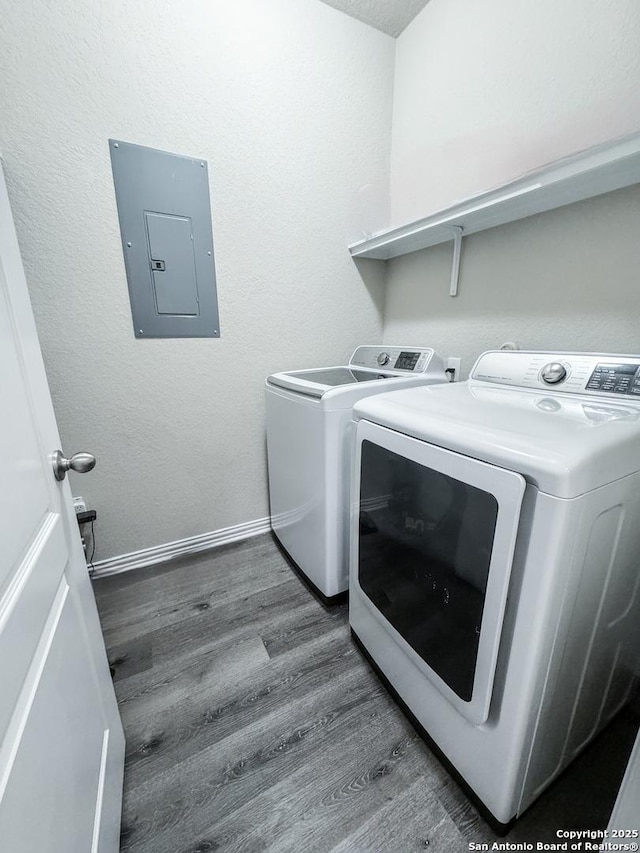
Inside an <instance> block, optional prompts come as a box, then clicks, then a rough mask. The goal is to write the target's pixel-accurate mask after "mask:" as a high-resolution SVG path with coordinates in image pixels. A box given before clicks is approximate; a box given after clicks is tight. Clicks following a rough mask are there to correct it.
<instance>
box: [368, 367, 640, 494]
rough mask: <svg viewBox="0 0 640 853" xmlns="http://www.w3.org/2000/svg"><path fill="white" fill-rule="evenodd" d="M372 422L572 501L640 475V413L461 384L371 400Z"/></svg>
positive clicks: (587, 399)
mask: <svg viewBox="0 0 640 853" xmlns="http://www.w3.org/2000/svg"><path fill="white" fill-rule="evenodd" d="M354 418H355V419H356V420H360V419H366V420H368V421H372V422H373V423H378V424H381V425H382V426H386V427H389V428H390V429H393V430H397V431H398V432H402V433H405V434H407V435H410V436H413V437H414V438H418V439H422V440H424V441H428V442H430V443H432V444H435V445H438V446H439V447H446V448H448V449H450V450H454V451H457V452H459V453H463V454H465V455H466V456H471V457H473V458H474V459H480V460H483V461H486V462H491V463H493V464H495V465H499V466H500V467H502V468H508V469H509V470H511V471H516V472H518V473H520V474H523V475H524V476H525V477H526V478H527V479H528V480H529V481H530V482H533V483H535V484H536V485H537V486H538V488H539V489H540V490H541V491H544V492H547V493H548V494H551V495H557V496H558V497H564V498H570V497H576V496H577V495H581V494H583V493H584V492H588V491H590V490H592V489H595V488H597V487H598V486H602V485H604V484H606V483H610V482H612V481H614V480H617V479H619V478H621V477H624V476H626V475H627V474H630V473H633V472H635V471H638V470H640V405H637V404H635V401H632V400H629V401H628V402H627V401H625V402H624V403H622V402H621V403H620V404H618V403H617V402H610V401H609V400H608V399H598V398H597V397H591V396H587V395H585V396H582V395H581V396H572V395H568V394H567V395H565V394H560V393H549V392H547V391H546V390H541V391H527V390H523V389H519V388H513V387H511V388H504V387H496V386H494V387H491V386H490V385H483V384H481V383H473V382H460V383H455V384H451V385H428V386H420V387H418V388H411V389H407V390H402V391H396V392H391V393H387V394H381V395H379V396H375V397H368V398H365V399H363V400H361V401H360V402H358V403H357V404H356V405H355V407H354Z"/></svg>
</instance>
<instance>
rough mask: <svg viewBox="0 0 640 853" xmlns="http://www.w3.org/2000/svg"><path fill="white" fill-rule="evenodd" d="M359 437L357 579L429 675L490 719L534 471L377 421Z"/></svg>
mask: <svg viewBox="0 0 640 853" xmlns="http://www.w3.org/2000/svg"><path fill="white" fill-rule="evenodd" d="M357 435H358V441H357V454H356V465H357V466H358V468H357V469H358V470H359V471H360V494H359V496H358V498H357V499H358V500H359V511H360V516H359V537H358V548H357V549H356V550H357V558H356V567H355V568H356V572H355V575H356V578H357V584H358V586H359V588H360V590H362V592H363V593H364V596H365V600H366V602H367V604H368V605H369V607H370V609H371V610H372V612H373V613H374V614H375V616H376V618H378V619H380V620H381V621H382V623H383V624H384V626H385V628H386V629H387V631H388V632H389V634H390V635H391V636H392V637H393V638H394V640H395V641H396V642H398V643H399V644H400V645H401V646H402V647H403V648H404V650H405V651H406V653H407V654H408V655H410V656H411V658H412V659H413V660H414V662H415V663H416V665H417V666H418V667H419V668H420V669H421V670H422V671H423V672H424V673H425V675H426V676H427V677H428V678H429V679H430V680H431V681H432V682H433V683H434V684H435V685H436V687H437V688H438V689H439V690H440V691H441V692H442V693H443V694H444V695H445V696H446V697H447V698H448V699H449V701H450V702H451V703H452V704H453V705H455V707H456V708H457V709H458V710H459V711H460V712H461V713H462V714H464V716H465V717H467V719H469V720H470V721H471V722H473V723H476V724H480V723H483V722H484V721H485V720H486V719H487V717H488V714H489V705H490V701H491V692H492V687H493V678H494V673H495V667H496V659H497V656H498V647H499V643H500V634H501V630H502V620H503V615H504V608H505V603H506V598H507V589H508V585H509V577H510V574H511V564H512V559H513V551H514V547H515V541H516V534H517V530H518V520H519V516H520V505H521V502H522V496H523V494H524V488H525V481H524V478H523V477H521V476H520V474H516V473H514V472H513V471H507V470H505V469H504V468H497V467H495V466H493V465H489V464H487V463H485V462H480V461H478V460H477V459H471V458H470V457H468V456H462V455H461V454H458V453H453V452H451V451H449V450H444V449H443V448H441V447H436V446H434V445H430V444H427V443H426V442H423V441H418V440H416V439H414V438H409V437H408V436H405V435H402V434H400V433H397V432H393V431H392V430H389V429H386V428H384V427H381V426H378V425H376V424H372V423H369V422H368V421H360V422H359V423H358V430H357Z"/></svg>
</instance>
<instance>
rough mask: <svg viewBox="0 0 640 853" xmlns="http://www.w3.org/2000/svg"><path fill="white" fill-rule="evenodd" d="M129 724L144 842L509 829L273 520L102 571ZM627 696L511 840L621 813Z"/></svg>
mask: <svg viewBox="0 0 640 853" xmlns="http://www.w3.org/2000/svg"><path fill="white" fill-rule="evenodd" d="M94 586H95V591H96V596H97V601H98V607H99V610H100V614H101V619H102V625H103V628H104V632H105V637H106V642H107V648H108V651H109V658H110V661H111V663H112V666H113V667H114V669H115V678H114V680H115V686H116V692H117V695H118V701H119V704H120V710H121V713H122V719H123V723H124V729H125V733H126V737H127V757H126V769H125V794H124V811H123V824H122V825H123V832H122V848H121V849H122V850H123V851H129V853H207V851H246V852H247V853H250V851H263V850H268V851H273V853H276V851H277V853H285V851H287V853H302V851H304V853H330V851H331V853H338V851H339V853H373V851H379V853H411V851H420V850H422V851H424V850H425V849H427V848H428V849H429V850H430V851H432V853H433V851H438V853H439V852H440V851H442V853H458V851H460V853H462V851H468V850H469V842H471V841H475V842H480V841H493V840H495V838H496V836H495V835H494V834H493V833H492V831H491V830H490V829H489V827H488V826H487V824H486V823H485V822H484V821H483V820H482V818H480V817H479V815H478V813H477V812H476V810H475V808H474V807H473V806H472V805H471V804H470V802H469V801H468V800H467V798H466V797H465V795H464V794H463V793H462V792H461V790H460V789H459V787H458V786H457V784H456V783H455V782H454V781H453V780H452V778H451V777H450V776H449V775H448V773H447V772H446V770H445V769H444V768H443V767H442V766H441V765H440V763H439V762H438V760H437V759H436V758H435V757H434V756H433V755H432V754H431V752H430V751H429V749H428V748H427V747H426V746H425V744H424V743H423V742H422V740H421V739H420V738H419V737H418V736H417V735H416V733H415V732H414V730H413V729H412V727H411V725H410V724H409V723H408V722H407V720H406V719H405V718H404V716H403V714H402V713H401V712H400V711H399V710H398V708H397V707H396V706H395V704H394V703H393V701H392V700H391V699H390V698H389V696H388V695H387V693H386V692H385V690H384V688H383V687H382V686H381V685H380V683H379V682H378V680H377V678H376V676H375V675H374V674H373V673H372V671H371V670H370V668H369V666H368V665H367V663H366V662H365V660H364V659H363V657H362V656H361V654H360V652H359V651H358V649H357V648H356V647H355V646H354V645H353V643H352V641H351V639H350V636H349V630H348V617H347V608H346V606H345V605H341V606H338V607H334V608H331V609H327V608H325V607H324V606H323V605H322V604H320V603H319V602H318V601H317V600H316V599H315V598H314V597H312V596H311V594H310V593H309V592H308V591H307V589H306V588H305V587H304V586H303V584H302V583H301V582H300V580H299V579H298V578H297V577H296V576H295V575H294V573H293V572H292V570H291V569H290V568H289V566H288V565H287V563H286V562H285V560H284V558H283V557H282V555H281V554H280V552H279V551H278V549H277V548H276V546H275V544H274V542H273V541H272V539H271V537H270V536H268V535H265V536H260V537H258V538H255V539H251V540H249V541H247V542H244V543H239V544H237V545H231V546H228V547H226V548H222V549H219V550H217V551H213V552H210V553H208V554H205V555H200V556H196V557H192V558H189V559H182V560H177V561H174V562H172V563H166V564H164V565H161V566H157V567H154V568H152V569H144V570H139V571H134V572H130V573H127V574H122V575H116V576H113V577H110V578H105V579H102V580H98V581H96V582H95V585H94ZM636 730H637V719H636V717H634V716H633V715H632V714H631V713H629V712H624V713H623V714H621V715H620V716H619V717H618V718H617V719H616V720H615V721H614V723H613V724H612V725H611V726H610V727H609V728H608V729H607V730H606V731H605V732H604V733H603V734H602V735H601V736H600V738H598V740H597V741H595V742H594V743H593V744H592V746H591V747H590V748H589V749H588V750H587V752H586V753H585V754H584V755H583V757H582V758H581V759H580V760H579V761H578V762H576V763H574V765H573V766H572V767H571V768H570V769H569V771H568V772H567V773H565V774H564V776H562V777H561V778H560V779H559V780H558V781H557V782H556V783H555V784H554V785H553V786H552V787H551V788H550V789H549V791H548V792H547V793H546V794H545V795H543V797H542V798H540V800H539V801H538V802H537V803H536V804H535V805H534V806H533V807H532V808H531V809H530V810H529V811H528V812H527V813H526V814H525V815H524V816H523V817H522V818H521V820H520V821H518V823H517V824H516V826H515V827H514V829H513V830H512V831H511V833H510V834H509V836H508V840H509V841H534V842H535V841H554V840H557V839H556V837H555V832H556V830H557V829H559V828H579V829H585V828H599V827H604V826H606V823H607V819H608V815H609V813H610V811H611V808H612V805H613V800H614V798H615V792H616V790H617V786H618V785H619V782H620V779H621V776H622V773H623V771H624V764H625V758H626V756H627V755H628V753H629V751H630V749H631V746H632V743H633V739H634V737H635V733H636Z"/></svg>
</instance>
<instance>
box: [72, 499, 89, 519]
mask: <svg viewBox="0 0 640 853" xmlns="http://www.w3.org/2000/svg"><path fill="white" fill-rule="evenodd" d="M73 511H74V512H75V513H76V515H77V514H78V513H79V512H86V511H87V505H86V503H85V500H84V498H81V497H77V498H76V497H74V499H73Z"/></svg>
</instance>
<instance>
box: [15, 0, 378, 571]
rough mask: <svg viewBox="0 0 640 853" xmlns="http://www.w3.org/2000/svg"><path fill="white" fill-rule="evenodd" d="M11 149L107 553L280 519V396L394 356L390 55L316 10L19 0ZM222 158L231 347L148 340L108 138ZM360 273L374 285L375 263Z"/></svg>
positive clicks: (65, 417)
mask: <svg viewBox="0 0 640 853" xmlns="http://www.w3.org/2000/svg"><path fill="white" fill-rule="evenodd" d="M0 13H1V14H0V114H1V115H2V122H1V123H0V150H1V151H2V155H3V161H4V166H5V171H6V174H7V180H8V184H9V191H10V195H11V201H12V205H13V208H14V213H15V216H16V224H17V229H18V237H19V239H20V245H21V249H22V253H23V258H24V262H25V267H26V273H27V279H28V281H29V285H30V290H31V296H32V301H33V306H34V310H35V315H36V321H37V323H38V328H39V332H40V337H41V344H42V349H43V353H44V358H45V363H46V366H47V372H48V376H49V382H50V386H51V391H52V395H53V400H54V406H55V409H56V413H57V416H58V422H59V426H60V431H61V434H62V439H63V442H64V448H65V450H66V451H67V452H73V451H75V450H79V449H87V450H91V451H93V452H95V453H96V455H97V456H98V460H99V462H98V467H97V468H96V470H95V471H94V472H93V474H91V475H89V476H86V477H84V478H82V479H78V478H76V479H75V480H74V481H73V482H72V487H73V490H74V493H75V494H78V493H81V494H82V495H83V496H84V497H85V498H87V499H88V502H89V504H90V505H91V506H93V507H95V508H96V509H97V510H98V515H99V518H98V524H97V536H98V552H97V555H96V556H97V558H105V557H108V556H112V555H114V554H121V553H126V552H128V551H131V550H136V549H139V548H143V547H148V546H152V545H157V544H161V543H163V542H167V541H171V540H174V539H178V538H182V537H185V536H189V535H193V534H199V533H204V532H208V531H211V530H216V529H219V528H222V527H225V526H228V525H233V524H238V523H241V522H246V521H249V520H252V519H255V518H259V517H263V516H265V515H266V514H267V513H268V505H267V493H266V475H265V447H264V416H263V380H264V377H265V375H266V374H267V373H269V372H272V371H275V370H280V369H286V368H297V367H305V366H318V365H323V364H331V363H340V362H342V361H344V359H346V358H347V357H348V355H349V354H350V352H351V350H352V348H353V347H354V346H355V345H356V344H359V343H365V342H369V341H372V340H373V341H375V340H379V338H380V334H381V323H382V317H381V314H382V305H383V289H382V287H381V276H382V270H381V269H373V268H372V269H371V270H370V272H369V273H368V274H367V275H366V278H367V285H365V284H364V283H363V281H362V278H361V276H360V272H359V270H358V269H356V267H355V266H354V265H353V263H352V262H351V260H350V258H349V256H348V253H347V251H346V245H347V243H348V242H349V241H350V240H352V239H354V238H355V237H357V236H359V234H360V231H361V229H362V228H365V229H366V228H367V227H372V226H373V223H378V222H380V221H383V220H384V219H386V216H387V211H386V203H387V192H386V191H387V178H388V152H389V141H390V139H389V134H390V115H391V97H392V85H393V50H394V43H393V41H392V39H390V38H389V37H388V36H385V35H382V34H381V33H379V32H376V31H375V30H373V29H371V28H370V27H367V26H364V25H362V24H360V23H358V22H357V21H354V20H353V19H351V18H348V17H346V16H345V15H342V14H341V13H339V12H336V11H335V10H333V9H330V8H329V7H327V6H326V5H324V4H322V3H319V2H317V0H270V2H269V3H264V2H263V0H236V2H234V3H233V4H222V3H210V2H206V0H194V1H193V2H191V3H160V2H157V0H141V1H140V2H137V3H124V2H122V0H109V2H100V0H88V2H85V3H77V2H74V0H58V2H56V3H50V2H46V0H34V2H31V3H29V4H25V3H23V2H19V0H0ZM109 136H113V137H116V138H121V139H125V140H128V141H131V142H136V143H139V144H142V145H149V146H152V147H157V148H161V149H165V150H168V151H175V152H178V153H181V154H187V155H192V156H198V157H204V158H207V159H208V161H209V170H210V180H211V200H212V213H213V227H214V239H215V249H216V267H217V274H218V287H219V299H220V322H221V330H222V339H221V340H219V341H216V340H161V341H154V340H147V341H144V340H143V341H136V340H135V339H134V337H133V332H132V327H131V319H130V312H129V304H128V298H127V288H126V279H125V275H124V266H123V261H122V254H121V247H120V242H119V233H118V227H117V217H116V208H115V200H114V195H113V188H112V182H111V173H110V165H109V152H108V147H107V138H108V137H109ZM360 271H362V268H360Z"/></svg>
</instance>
